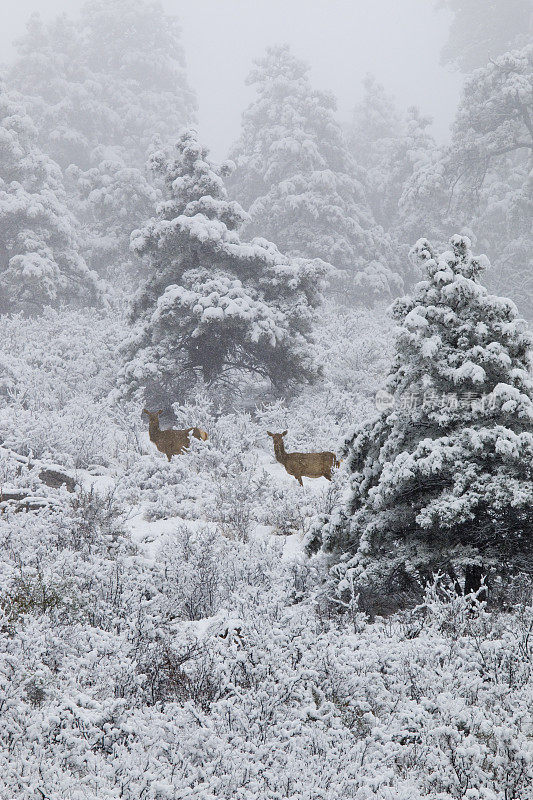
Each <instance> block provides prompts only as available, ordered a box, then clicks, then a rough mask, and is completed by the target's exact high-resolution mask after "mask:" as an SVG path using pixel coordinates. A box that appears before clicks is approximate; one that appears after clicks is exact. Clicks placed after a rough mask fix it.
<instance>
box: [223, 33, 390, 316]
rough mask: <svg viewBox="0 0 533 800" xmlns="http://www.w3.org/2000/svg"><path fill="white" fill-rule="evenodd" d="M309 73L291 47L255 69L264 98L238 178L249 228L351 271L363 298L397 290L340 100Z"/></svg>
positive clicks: (243, 142) (248, 130)
mask: <svg viewBox="0 0 533 800" xmlns="http://www.w3.org/2000/svg"><path fill="white" fill-rule="evenodd" d="M308 72H309V69H308V67H307V66H306V65H305V64H304V63H302V62H301V61H299V60H298V59H296V58H295V57H294V56H293V55H292V54H291V52H290V50H289V48H288V47H286V46H284V47H274V48H269V49H268V50H267V54H266V56H265V57H264V58H263V59H261V60H259V61H257V63H256V65H255V67H254V69H253V70H252V72H251V73H250V75H249V77H248V80H247V82H248V83H249V84H251V85H255V86H256V88H257V99H256V100H255V101H254V102H253V103H252V104H251V106H250V107H249V108H248V109H247V110H246V111H245V113H244V115H243V127H242V134H241V138H240V140H239V141H238V142H237V144H236V145H235V147H234V149H233V151H232V158H233V159H234V161H235V162H236V165H237V168H236V171H235V174H234V176H233V178H232V181H231V183H230V188H231V190H232V192H233V193H234V194H235V196H236V197H237V199H238V200H239V201H240V202H241V203H242V204H243V205H244V207H245V208H246V209H248V211H249V214H250V217H251V222H250V224H249V226H248V228H247V231H248V232H249V233H250V234H252V235H255V234H258V233H261V234H262V235H265V236H268V237H269V238H270V239H272V240H273V241H275V242H276V244H277V245H278V246H279V247H280V248H281V249H282V250H283V251H284V252H287V253H290V254H291V255H296V256H300V257H308V258H321V259H323V260H324V261H327V262H328V263H331V264H332V265H333V266H334V267H337V268H340V269H342V270H346V272H347V274H348V281H349V283H348V285H349V286H350V287H351V288H353V292H354V294H355V296H356V297H359V299H361V300H363V301H368V300H372V299H375V298H376V297H380V296H387V295H388V294H396V293H397V291H398V289H399V288H400V286H401V279H400V278H399V276H398V275H397V274H394V273H393V272H392V271H391V270H390V269H389V267H388V264H389V262H390V260H391V255H392V251H391V245H390V242H389V240H388V238H387V237H386V235H385V234H384V232H383V230H382V229H381V228H380V227H379V226H377V225H376V223H375V221H374V219H373V217H372V213H371V211H370V209H369V207H368V204H367V202H366V199H365V196H364V190H363V187H362V184H361V182H360V181H359V180H358V178H357V168H356V165H355V163H354V162H353V159H352V158H351V156H350V153H349V151H348V148H347V146H346V143H345V141H344V137H343V134H342V130H341V128H340V126H339V125H338V124H337V122H336V121H335V118H334V116H333V113H334V111H335V101H334V98H333V97H332V95H331V94H329V93H326V92H321V91H317V90H315V89H313V88H312V86H311V84H310V81H309V76H308Z"/></svg>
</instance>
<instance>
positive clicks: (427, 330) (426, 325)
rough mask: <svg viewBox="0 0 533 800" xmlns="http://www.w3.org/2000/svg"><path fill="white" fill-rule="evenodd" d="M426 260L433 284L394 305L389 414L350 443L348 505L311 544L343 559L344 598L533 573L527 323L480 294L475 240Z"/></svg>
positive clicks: (532, 400) (338, 570)
mask: <svg viewBox="0 0 533 800" xmlns="http://www.w3.org/2000/svg"><path fill="white" fill-rule="evenodd" d="M414 253H415V254H416V256H417V257H418V259H419V260H420V261H421V262H422V264H423V266H424V269H425V272H426V278H425V280H423V281H422V282H421V283H419V284H417V286H416V287H415V292H414V295H413V296H412V297H404V298H402V299H400V300H398V301H396V303H395V305H394V316H395V318H396V320H397V321H398V323H399V325H400V327H399V333H398V339H397V342H396V354H395V358H394V362H393V368H392V372H391V375H390V377H389V382H388V389H389V392H390V395H391V398H390V403H387V408H386V409H385V410H383V411H382V412H381V413H380V414H379V416H377V417H376V418H374V419H372V420H370V421H369V422H367V423H365V424H364V425H363V426H362V427H358V428H356V429H355V432H354V433H353V434H352V435H351V436H350V437H349V438H348V439H347V445H346V460H347V465H348V470H349V472H350V474H351V477H350V491H349V497H348V499H347V503H346V505H345V506H343V507H340V508H337V509H335V510H334V511H333V513H332V515H331V516H330V517H329V518H328V519H322V520H321V521H320V522H319V523H318V524H317V525H316V526H315V530H314V536H313V537H310V540H309V543H308V544H309V549H310V550H313V549H317V548H318V547H319V546H320V544H321V546H322V549H323V550H324V551H325V552H328V553H330V554H332V560H333V562H335V565H334V566H333V573H334V575H336V577H337V579H338V580H339V589H341V590H342V589H345V588H346V587H347V586H348V583H350V582H351V580H352V579H354V583H355V586H356V588H357V590H358V591H359V590H360V591H361V592H362V593H363V594H364V593H365V592H368V591H374V592H375V591H376V590H378V591H379V592H381V593H385V594H392V595H395V594H399V595H402V594H406V593H407V594H408V593H411V592H413V591H414V592H415V593H418V591H419V590H420V588H421V587H422V586H423V584H424V583H425V582H427V581H428V580H429V579H431V576H432V574H433V573H435V572H442V573H445V574H448V575H449V576H450V578H451V579H452V580H453V582H454V583H456V585H457V581H458V580H459V579H460V576H461V574H462V576H463V578H464V581H465V583H464V588H465V589H466V591H468V590H474V589H477V588H478V587H479V585H480V579H481V576H482V575H484V574H487V575H488V576H489V579H490V577H491V576H494V575H500V576H501V575H506V574H507V575H508V574H510V573H511V572H512V571H513V570H516V571H523V572H529V573H531V572H533V518H532V516H531V508H532V507H533V381H532V377H531V373H530V371H529V370H530V368H531V343H532V338H531V336H530V334H529V333H528V332H527V324H526V323H525V321H524V320H522V319H520V318H519V317H518V313H517V310H516V307H515V306H514V304H513V303H512V302H511V301H510V300H507V299H505V298H501V297H495V296H491V295H489V294H488V293H487V291H486V289H485V288H484V287H483V286H482V285H481V284H480V282H479V273H480V270H481V269H482V266H483V260H484V259H483V258H475V257H473V255H472V253H471V250H470V242H469V240H468V239H467V238H466V237H460V236H456V237H454V238H453V239H452V241H451V249H450V250H449V251H446V252H442V253H438V252H436V251H435V250H434V249H433V248H432V246H431V245H430V244H429V242H428V241H427V240H424V239H421V240H419V241H418V242H417V244H416V246H415V248H414ZM404 601H405V597H404Z"/></svg>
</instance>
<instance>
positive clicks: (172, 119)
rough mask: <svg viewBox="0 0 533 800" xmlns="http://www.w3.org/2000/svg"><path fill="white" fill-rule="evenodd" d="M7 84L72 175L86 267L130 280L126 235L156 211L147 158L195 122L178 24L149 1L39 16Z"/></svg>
mask: <svg viewBox="0 0 533 800" xmlns="http://www.w3.org/2000/svg"><path fill="white" fill-rule="evenodd" d="M9 80H10V83H11V84H12V85H13V86H15V87H16V88H17V89H18V90H19V91H21V92H22V93H24V95H25V96H27V98H28V103H29V107H30V110H31V114H32V116H33V118H34V119H35V121H36V124H37V130H38V136H39V145H40V147H41V148H42V149H43V150H44V152H46V153H47V154H49V155H50V156H51V157H52V158H53V159H54V160H55V161H57V163H58V164H59V165H60V166H61V168H62V169H63V170H64V171H65V172H66V171H67V170H68V176H69V181H68V183H67V191H68V193H69V200H70V202H71V204H72V207H73V208H74V209H75V211H76V213H77V215H78V216H79V217H80V219H83V220H84V222H85V224H84V226H83V229H82V230H81V241H80V244H81V247H82V252H83V255H84V257H85V259H86V260H87V263H88V264H89V265H90V266H91V267H92V268H94V269H96V270H97V271H98V272H99V274H101V275H103V276H104V277H108V276H109V275H113V273H114V272H116V271H118V273H119V274H121V273H122V272H123V270H124V267H126V268H127V269H129V271H130V277H132V276H133V274H134V272H133V271H132V269H131V264H130V263H129V262H130V261H131V253H130V252H129V235H130V233H131V231H132V230H133V228H136V227H138V226H139V225H141V224H142V221H143V220H144V219H146V214H147V202H149V203H150V202H151V203H152V204H153V195H154V187H153V186H151V185H150V183H149V181H148V180H147V176H146V174H145V163H146V159H147V157H148V153H149V152H150V151H151V150H153V149H154V147H155V145H154V140H155V139H156V138H157V139H159V140H160V141H161V142H162V143H163V144H169V143H171V142H172V141H174V139H175V136H176V133H177V131H179V130H180V129H181V128H182V127H183V126H184V125H187V124H190V123H191V122H193V121H194V118H195V110H196V102H195V98H194V95H193V93H192V92H191V90H190V89H189V86H188V84H187V78H186V71H185V63H184V54H183V48H182V45H181V33H180V28H179V24H178V21H177V19H176V18H175V17H174V16H172V15H168V14H165V13H164V12H163V9H162V6H161V4H160V3H158V2H152V0H113V2H111V3H110V2H107V0H89V2H87V3H86V4H85V5H84V6H83V8H82V10H81V14H80V16H79V18H74V19H70V18H69V17H68V16H66V15H62V16H59V17H57V18H56V19H53V20H52V21H51V22H49V23H46V24H45V23H43V22H42V21H41V19H40V17H39V16H38V15H33V16H32V17H31V18H30V21H29V23H28V26H27V33H26V36H25V37H24V38H22V39H21V40H20V42H19V46H18V58H17V59H16V61H15V63H14V64H13V66H12V68H11V71H10V74H9ZM110 228H112V231H113V237H114V241H111V239H112V237H111V235H110Z"/></svg>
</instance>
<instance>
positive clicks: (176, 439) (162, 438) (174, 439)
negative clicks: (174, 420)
mask: <svg viewBox="0 0 533 800" xmlns="http://www.w3.org/2000/svg"><path fill="white" fill-rule="evenodd" d="M162 413H163V412H162V411H161V410H160V411H148V409H147V408H144V409H143V414H147V415H148V420H149V421H148V435H149V436H150V441H151V442H153V443H154V444H155V446H156V447H157V449H158V450H159V451H160V452H161V453H164V454H165V455H166V457H167V458H168V460H169V461H170V460H171V458H172V456H180V455H181V454H182V453H183V452H184V450H187V449H188V448H189V447H190V446H191V439H190V434H191V432H192V435H193V436H194V438H195V439H201V440H203V441H204V442H205V440H206V439H207V433H206V432H205V431H203V430H202V429H201V428H185V430H181V431H180V430H175V429H174V428H167V429H166V430H163V431H162V430H161V428H160V427H159V415H160V414H162Z"/></svg>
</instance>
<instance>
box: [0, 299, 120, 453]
mask: <svg viewBox="0 0 533 800" xmlns="http://www.w3.org/2000/svg"><path fill="white" fill-rule="evenodd" d="M122 331H123V327H122V323H121V319H120V317H118V318H117V317H116V316H115V315H106V316H104V315H100V314H98V313H97V312H91V311H85V312H69V311H60V312H58V311H54V310H52V309H46V310H45V311H44V313H43V314H42V316H40V317H39V319H36V320H29V319H24V318H23V317H21V316H20V315H15V316H2V317H0V339H1V341H2V345H3V353H2V355H1V356H0V364H2V362H3V364H5V371H4V373H3V375H2V378H0V441H1V442H2V443H3V445H4V446H5V447H8V448H10V449H12V450H15V451H16V452H19V453H21V454H23V455H27V454H29V453H30V452H32V453H33V454H34V455H35V456H36V457H47V458H51V459H52V460H54V461H59V462H61V463H63V465H64V466H72V467H86V466H88V465H89V464H92V463H98V462H99V463H102V462H103V463H109V461H110V460H111V459H113V458H114V457H116V456H117V455H119V454H120V452H121V449H122V447H121V441H122V438H123V437H122V433H121V432H120V430H118V428H117V426H116V425H115V423H114V417H115V416H116V414H117V412H115V411H114V410H113V409H112V407H111V405H110V404H109V402H108V400H107V394H108V392H109V390H110V388H111V387H112V386H113V384H114V381H115V376H116V372H117V368H118V367H117V360H116V356H115V350H116V347H117V343H118V341H119V340H120V337H121V335H122Z"/></svg>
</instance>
